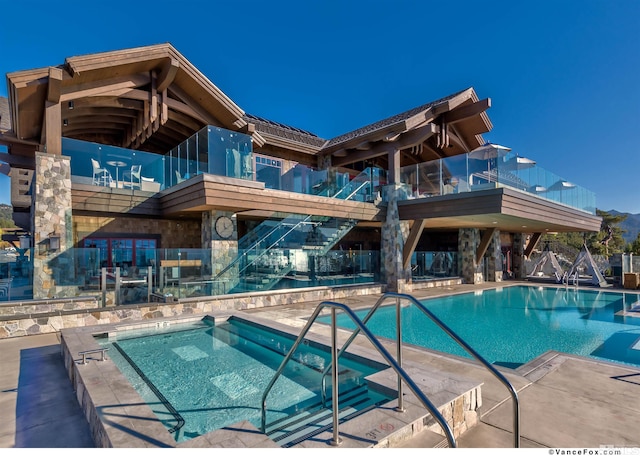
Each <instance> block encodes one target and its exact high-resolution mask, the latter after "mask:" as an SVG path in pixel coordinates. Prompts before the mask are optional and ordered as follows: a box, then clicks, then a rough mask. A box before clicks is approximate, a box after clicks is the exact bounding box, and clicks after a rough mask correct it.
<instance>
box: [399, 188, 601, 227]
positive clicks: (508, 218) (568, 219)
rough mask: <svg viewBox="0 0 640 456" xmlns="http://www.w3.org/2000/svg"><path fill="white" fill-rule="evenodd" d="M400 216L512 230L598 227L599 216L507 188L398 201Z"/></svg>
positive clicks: (439, 223) (432, 223) (449, 224)
mask: <svg viewBox="0 0 640 456" xmlns="http://www.w3.org/2000/svg"><path fill="white" fill-rule="evenodd" d="M398 211H399V214H400V219H401V220H419V219H426V224H425V228H429V229H434V228H447V229H455V228H494V227H495V228H498V229H499V230H501V231H511V232H545V231H599V230H600V223H601V219H600V217H597V216H595V215H591V214H588V213H586V212H583V211H580V210H577V209H574V208H571V207H568V206H565V205H562V204H558V203H555V202H553V201H549V200H545V199H543V198H538V197H537V196H534V195H530V194H528V193H525V192H520V191H518V190H513V189H510V188H496V189H491V190H484V191H478V192H468V193H460V194H454V195H445V196H438V197H433V198H421V199H415V200H408V201H401V202H399V203H398Z"/></svg>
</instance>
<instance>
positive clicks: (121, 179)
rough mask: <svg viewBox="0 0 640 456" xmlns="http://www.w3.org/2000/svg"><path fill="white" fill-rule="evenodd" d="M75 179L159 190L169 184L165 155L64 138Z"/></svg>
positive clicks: (79, 181) (122, 186) (100, 184)
mask: <svg viewBox="0 0 640 456" xmlns="http://www.w3.org/2000/svg"><path fill="white" fill-rule="evenodd" d="M62 153H63V154H64V155H67V156H69V157H70V158H71V180H72V181H73V182H74V183H79V184H87V185H96V186H101V187H111V188H129V189H134V190H143V191H149V192H159V191H160V190H162V189H164V188H165V187H166V182H165V174H164V168H165V158H164V157H163V156H162V155H158V154H152V153H149V152H140V151H134V150H130V149H124V148H122V147H115V146H106V145H104V144H96V143H91V142H87V141H79V140H77V139H71V138H62Z"/></svg>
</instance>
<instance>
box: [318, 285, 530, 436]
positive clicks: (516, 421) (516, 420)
mask: <svg viewBox="0 0 640 456" xmlns="http://www.w3.org/2000/svg"><path fill="white" fill-rule="evenodd" d="M388 298H395V299H396V347H397V352H398V359H399V360H402V325H401V321H400V300H401V299H406V300H408V301H410V302H412V303H413V304H415V305H416V306H417V307H418V309H420V310H421V311H422V312H423V313H424V314H425V315H426V316H427V317H429V318H430V319H431V321H433V322H434V323H435V324H436V325H438V326H439V327H440V329H442V330H443V331H444V332H445V333H447V335H448V336H449V337H451V338H452V339H453V340H454V341H455V342H457V343H458V345H460V346H461V347H462V348H464V349H465V350H466V351H467V353H469V354H470V355H471V356H473V357H474V358H475V359H476V360H478V361H480V363H481V364H482V365H483V366H484V367H485V368H487V370H488V371H489V372H491V374H493V376H494V377H496V378H497V379H498V380H499V381H500V382H501V383H502V384H503V385H504V386H505V387H506V388H507V389H508V390H509V393H510V394H511V398H512V399H513V415H514V416H513V435H514V447H515V448H520V401H519V399H518V393H517V392H516V390H515V388H514V387H513V385H512V384H511V382H509V380H507V378H506V377H505V376H504V375H502V374H501V373H500V371H498V370H497V369H496V368H495V367H493V365H492V364H491V363H489V362H488V361H487V360H485V359H484V358H483V357H482V356H480V354H479V353H478V352H476V351H475V350H474V349H473V348H471V346H469V344H467V343H466V342H465V341H464V340H462V339H461V338H460V336H458V335H457V334H456V333H455V332H454V331H453V330H452V329H451V328H449V327H448V326H447V325H446V324H445V323H444V322H443V321H442V320H440V319H439V318H438V317H436V316H435V315H434V314H433V313H432V312H431V311H430V310H429V309H427V308H426V307H425V306H424V304H422V303H421V302H420V301H418V300H417V299H416V298H414V297H413V296H411V295H408V294H404V293H395V292H388V293H385V294H384V295H382V296H381V297H380V299H378V301H377V302H376V303H375V305H374V306H373V307H372V308H371V310H369V312H368V313H367V315H365V317H364V319H363V320H362V323H363V324H364V325H366V324H367V322H368V321H369V320H370V319H371V317H372V316H373V314H374V313H375V311H376V310H377V309H378V308H379V307H380V305H381V304H382V303H383V302H384V301H386V300H387V299H388ZM359 332H360V329H359V328H356V329H355V330H354V331H353V333H352V334H351V336H350V337H349V339H348V340H347V341H346V342H345V343H344V345H343V346H342V348H341V349H340V351H339V352H338V358H340V356H341V355H342V353H344V351H345V350H346V349H347V348H349V345H350V344H351V342H353V340H354V339H355V338H356V337H357V335H358V333H359ZM330 368H331V365H329V366H327V367H326V368H325V370H324V372H323V373H322V381H321V383H322V387H321V388H322V392H321V394H322V403H323V405H324V404H325V403H326V393H325V384H326V380H325V379H326V376H327V372H328V371H329V369H330ZM401 388H402V385H401V382H400V381H399V380H398V397H399V398H401V397H402V394H401V392H402V389H401ZM398 407H399V408H402V402H398Z"/></svg>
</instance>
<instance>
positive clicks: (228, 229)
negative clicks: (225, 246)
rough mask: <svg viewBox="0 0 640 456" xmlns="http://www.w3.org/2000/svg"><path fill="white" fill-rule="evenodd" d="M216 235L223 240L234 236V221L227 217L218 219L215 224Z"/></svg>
mask: <svg viewBox="0 0 640 456" xmlns="http://www.w3.org/2000/svg"><path fill="white" fill-rule="evenodd" d="M215 229H216V233H217V234H218V236H220V237H221V238H222V239H228V238H230V237H231V236H232V235H233V220H231V219H230V218H229V217H227V216H226V215H223V216H221V217H218V218H217V219H216V224H215Z"/></svg>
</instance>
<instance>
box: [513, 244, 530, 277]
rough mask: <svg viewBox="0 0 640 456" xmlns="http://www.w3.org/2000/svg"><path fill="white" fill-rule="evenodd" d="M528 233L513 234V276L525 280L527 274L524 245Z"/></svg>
mask: <svg viewBox="0 0 640 456" xmlns="http://www.w3.org/2000/svg"><path fill="white" fill-rule="evenodd" d="M526 239H527V235H526V234H523V233H514V235H513V277H514V278H515V279H516V280H523V279H525V278H526V276H527V271H526V268H525V265H524V245H525V242H526Z"/></svg>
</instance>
